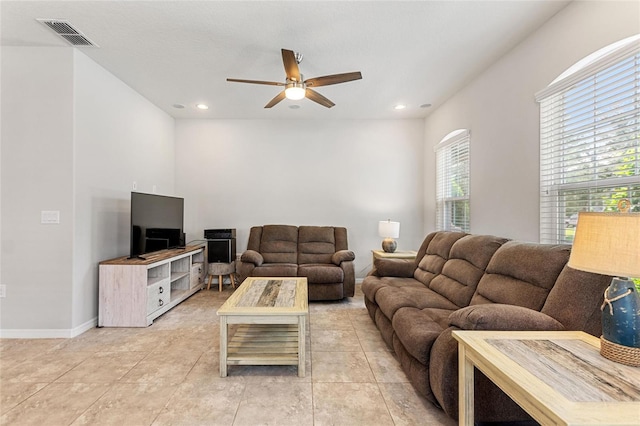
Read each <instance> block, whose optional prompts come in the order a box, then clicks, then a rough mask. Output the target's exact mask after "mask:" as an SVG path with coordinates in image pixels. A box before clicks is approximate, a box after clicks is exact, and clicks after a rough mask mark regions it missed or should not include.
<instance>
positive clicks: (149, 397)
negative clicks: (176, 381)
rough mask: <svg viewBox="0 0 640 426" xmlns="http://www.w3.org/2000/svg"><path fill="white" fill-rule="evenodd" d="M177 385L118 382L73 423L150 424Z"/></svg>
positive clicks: (75, 424) (75, 425)
mask: <svg viewBox="0 0 640 426" xmlns="http://www.w3.org/2000/svg"><path fill="white" fill-rule="evenodd" d="M176 389H177V386H167V385H157V384H147V383H142V384H133V383H116V384H115V385H112V387H111V388H110V389H109V390H108V391H107V392H106V393H105V394H104V395H102V397H101V398H100V399H98V400H97V401H96V402H95V403H94V404H93V405H92V406H91V407H90V408H89V409H88V410H86V411H85V412H84V413H82V415H81V416H80V417H78V418H77V419H76V420H75V421H74V422H73V425H74V426H77V425H107V424H109V425H118V426H120V425H149V424H151V422H152V421H153V420H154V419H155V418H156V417H157V416H158V415H159V414H160V412H161V410H162V408H163V407H164V406H165V405H166V404H167V401H168V400H169V398H171V396H172V395H173V393H174V392H175V391H176Z"/></svg>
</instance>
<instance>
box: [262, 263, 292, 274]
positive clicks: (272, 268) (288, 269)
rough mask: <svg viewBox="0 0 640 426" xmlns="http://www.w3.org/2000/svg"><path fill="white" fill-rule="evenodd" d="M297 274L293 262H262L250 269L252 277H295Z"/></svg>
mask: <svg viewBox="0 0 640 426" xmlns="http://www.w3.org/2000/svg"><path fill="white" fill-rule="evenodd" d="M297 274H298V265H296V264H295V263H263V264H262V265H261V266H256V267H255V268H253V270H252V271H251V276H253V277H295V276H297Z"/></svg>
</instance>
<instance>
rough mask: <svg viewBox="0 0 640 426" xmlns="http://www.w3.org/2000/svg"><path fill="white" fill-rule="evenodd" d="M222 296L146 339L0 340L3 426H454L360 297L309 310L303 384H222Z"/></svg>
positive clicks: (270, 374) (174, 316)
mask: <svg viewBox="0 0 640 426" xmlns="http://www.w3.org/2000/svg"><path fill="white" fill-rule="evenodd" d="M227 287H229V286H225V289H224V291H223V292H221V293H218V291H217V288H216V289H215V291H214V290H211V291H201V292H199V293H196V294H195V295H194V296H193V297H191V298H190V299H188V300H186V301H185V302H183V303H182V304H180V305H178V306H176V307H175V308H174V309H172V310H171V311H169V312H167V313H166V314H164V315H162V316H161V317H159V318H158V319H156V320H155V321H154V323H153V324H152V325H151V326H149V327H141V328H109V327H104V328H94V329H91V330H88V331H87V332H85V333H83V334H82V335H80V336H78V337H76V338H73V339H0V361H1V362H0V381H1V383H0V386H1V388H0V416H1V417H0V424H8V425H14V424H15V425H20V426H22V425H23V424H25V425H29V424H34V425H37V426H43V425H46V426H48V425H54V426H57V425H68V424H71V423H72V422H74V421H75V422H76V423H75V424H76V425H82V424H90V425H99V424H116V425H118V426H129V425H136V426H137V425H138V424H140V425H150V424H152V423H153V424H155V425H163V424H176V425H198V424H203V425H216V424H222V425H232V424H235V425H252V426H253V425H260V424H283V425H298V424H312V423H313V424H316V425H325V424H336V425H348V426H351V425H358V424H367V425H384V424H391V418H393V421H394V422H395V423H396V424H398V425H414V424H429V425H432V424H433V425H438V424H443V425H446V426H449V425H453V424H454V423H455V422H453V421H452V420H450V419H448V418H447V417H446V415H445V414H444V413H443V412H442V411H441V410H440V409H438V408H436V407H435V406H433V405H432V404H430V403H429V402H427V401H426V400H424V399H423V398H421V397H420V396H419V395H418V394H417V393H416V392H415V390H414V389H413V387H412V386H411V385H410V384H409V383H406V376H404V373H402V371H401V369H400V367H399V365H398V364H397V361H396V360H395V358H394V357H393V354H392V353H391V352H390V349H389V348H388V347H387V346H386V344H385V343H384V341H383V340H382V337H381V336H380V332H379V331H378V329H377V328H376V326H375V324H374V323H373V321H371V318H370V317H369V315H368V313H367V311H366V309H365V307H364V303H363V298H362V295H361V292H360V285H357V286H356V293H357V294H359V295H360V296H359V297H354V298H349V299H346V300H343V301H338V302H321V303H318V302H312V303H311V304H310V307H309V309H310V315H309V320H308V321H307V332H308V334H307V338H306V350H307V360H306V376H305V377H303V378H299V377H298V375H297V367H295V366H230V367H229V375H228V377H225V378H221V377H220V355H219V346H220V345H219V317H218V316H217V315H216V310H217V309H218V308H219V307H220V306H221V305H222V304H223V303H224V301H225V300H226V299H227V298H228V297H229V296H230V295H231V294H232V293H233V291H232V289H231V288H230V287H229V288H227ZM230 329H231V330H230V334H233V330H234V327H230ZM314 416H315V421H314ZM234 421H235V423H234Z"/></svg>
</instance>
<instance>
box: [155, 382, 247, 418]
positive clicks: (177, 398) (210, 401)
mask: <svg viewBox="0 0 640 426" xmlns="http://www.w3.org/2000/svg"><path fill="white" fill-rule="evenodd" d="M244 389H245V384H244V383H240V382H231V381H226V382H223V381H216V382H212V383H207V384H196V383H183V384H182V385H180V386H179V387H178V389H177V390H176V392H175V393H174V394H173V396H172V397H171V399H170V400H169V402H168V403H167V405H166V406H165V408H164V409H163V410H162V411H161V413H160V415H159V416H158V417H157V418H156V419H155V421H154V422H153V425H154V426H160V425H191V426H195V425H203V426H204V425H206V426H216V425H232V424H233V420H234V418H235V416H236V411H237V410H238V405H239V404H240V399H241V398H242V394H243V393H244Z"/></svg>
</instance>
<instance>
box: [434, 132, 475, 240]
mask: <svg viewBox="0 0 640 426" xmlns="http://www.w3.org/2000/svg"><path fill="white" fill-rule="evenodd" d="M454 133H455V134H454ZM452 134H453V136H451V137H447V138H445V139H444V140H443V141H441V142H440V143H439V144H438V146H437V147H436V229H438V230H443V231H464V232H469V219H470V216H469V132H468V131H467V130H462V131H458V132H453V133H452Z"/></svg>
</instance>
